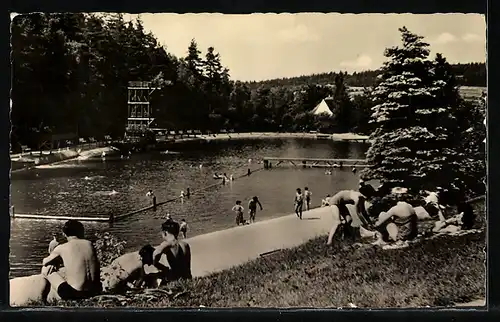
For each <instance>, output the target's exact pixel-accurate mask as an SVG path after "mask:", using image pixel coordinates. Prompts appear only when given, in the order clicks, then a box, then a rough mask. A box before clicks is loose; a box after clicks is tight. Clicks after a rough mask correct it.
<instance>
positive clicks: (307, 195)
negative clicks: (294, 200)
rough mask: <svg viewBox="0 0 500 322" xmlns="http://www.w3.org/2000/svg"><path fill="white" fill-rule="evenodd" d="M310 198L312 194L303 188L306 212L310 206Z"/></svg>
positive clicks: (306, 188)
mask: <svg viewBox="0 0 500 322" xmlns="http://www.w3.org/2000/svg"><path fill="white" fill-rule="evenodd" d="M311 196H312V192H311V191H309V188H308V187H305V188H304V197H305V198H306V210H309V208H310V206H311Z"/></svg>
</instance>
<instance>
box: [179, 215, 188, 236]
mask: <svg viewBox="0 0 500 322" xmlns="http://www.w3.org/2000/svg"><path fill="white" fill-rule="evenodd" d="M187 228H188V224H187V223H186V220H185V219H182V220H181V226H180V228H179V229H180V232H181V234H182V238H186V237H187Z"/></svg>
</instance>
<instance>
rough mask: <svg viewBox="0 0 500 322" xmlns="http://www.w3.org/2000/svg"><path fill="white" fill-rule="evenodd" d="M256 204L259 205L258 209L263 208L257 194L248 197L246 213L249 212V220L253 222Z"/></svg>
mask: <svg viewBox="0 0 500 322" xmlns="http://www.w3.org/2000/svg"><path fill="white" fill-rule="evenodd" d="M257 205H259V206H260V211H262V210H263V208H262V204H261V203H260V201H259V198H258V197H257V196H255V197H253V198H252V199H250V201H249V202H248V214H249V217H250V218H249V220H248V221H249V222H255V215H256V214H257Z"/></svg>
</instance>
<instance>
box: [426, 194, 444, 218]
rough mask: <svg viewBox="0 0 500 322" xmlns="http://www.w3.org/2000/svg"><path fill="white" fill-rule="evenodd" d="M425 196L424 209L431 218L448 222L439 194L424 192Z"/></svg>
mask: <svg viewBox="0 0 500 322" xmlns="http://www.w3.org/2000/svg"><path fill="white" fill-rule="evenodd" d="M423 193H424V194H425V198H424V201H425V204H424V206H423V207H424V209H425V210H426V211H427V212H428V213H429V215H430V216H431V218H439V221H442V222H444V221H446V219H445V217H444V214H443V210H444V207H443V206H441V205H440V203H439V195H438V193H437V192H433V191H427V190H426V191H423Z"/></svg>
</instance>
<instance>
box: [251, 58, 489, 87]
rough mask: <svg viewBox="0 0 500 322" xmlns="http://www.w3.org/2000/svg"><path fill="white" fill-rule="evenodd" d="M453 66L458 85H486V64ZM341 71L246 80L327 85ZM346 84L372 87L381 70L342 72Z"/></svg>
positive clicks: (274, 84) (266, 83)
mask: <svg viewBox="0 0 500 322" xmlns="http://www.w3.org/2000/svg"><path fill="white" fill-rule="evenodd" d="M451 68H452V70H453V72H454V73H455V75H456V79H457V85H458V86H480V87H486V64H485V63H467V64H452V65H451ZM341 73H342V72H340V73H335V72H328V73H321V74H312V75H304V76H297V77H289V78H275V79H270V80H264V81H259V82H257V81H252V82H245V84H247V85H248V86H249V87H250V88H257V87H261V86H264V87H278V86H283V87H300V86H305V85H310V84H316V85H326V84H335V77H336V75H338V74H341ZM342 74H343V77H344V81H345V84H346V85H347V86H348V87H371V86H374V85H375V84H376V78H377V75H379V74H380V70H368V71H363V72H355V73H351V74H349V73H345V72H344V73H342Z"/></svg>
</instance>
